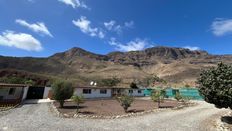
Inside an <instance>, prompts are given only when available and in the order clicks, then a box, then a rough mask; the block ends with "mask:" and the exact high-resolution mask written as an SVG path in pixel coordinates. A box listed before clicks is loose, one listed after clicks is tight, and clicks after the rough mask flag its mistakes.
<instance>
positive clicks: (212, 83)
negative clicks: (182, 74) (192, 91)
mask: <svg viewBox="0 0 232 131" xmlns="http://www.w3.org/2000/svg"><path fill="white" fill-rule="evenodd" d="M197 83H198V88H199V91H200V93H201V94H202V95H203V96H204V98H205V101H207V102H209V103H213V104H215V105H216V107H218V108H228V107H229V108H231V109H232V66H230V65H226V64H223V63H219V64H218V66H217V67H214V68H211V69H208V70H204V71H202V72H201V74H200V77H199V78H198V81H197Z"/></svg>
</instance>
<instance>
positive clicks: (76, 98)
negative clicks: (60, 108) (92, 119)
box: [71, 95, 84, 113]
mask: <svg viewBox="0 0 232 131" xmlns="http://www.w3.org/2000/svg"><path fill="white" fill-rule="evenodd" d="M71 99H72V100H73V101H74V102H75V103H76V105H77V111H76V112H77V113H78V112H79V107H80V104H81V103H84V97H83V96H78V95H73V96H72V97H71Z"/></svg>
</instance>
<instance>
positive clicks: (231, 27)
mask: <svg viewBox="0 0 232 131" xmlns="http://www.w3.org/2000/svg"><path fill="white" fill-rule="evenodd" d="M211 29H212V31H213V34H214V35H216V36H223V35H225V34H229V33H232V19H216V20H215V21H214V22H213V23H212V25H211Z"/></svg>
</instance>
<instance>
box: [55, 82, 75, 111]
mask: <svg viewBox="0 0 232 131" xmlns="http://www.w3.org/2000/svg"><path fill="white" fill-rule="evenodd" d="M73 91H74V89H73V87H72V84H71V83H69V82H64V81H56V82H55V83H54V84H52V94H53V99H54V100H56V101H58V102H59V103H60V107H61V108H62V107H63V106H64V102H65V100H66V99H70V98H71V96H72V95H73Z"/></svg>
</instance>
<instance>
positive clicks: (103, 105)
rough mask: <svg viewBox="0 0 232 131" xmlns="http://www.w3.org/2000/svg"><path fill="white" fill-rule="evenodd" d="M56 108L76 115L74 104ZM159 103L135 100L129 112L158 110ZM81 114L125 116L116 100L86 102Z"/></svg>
mask: <svg viewBox="0 0 232 131" xmlns="http://www.w3.org/2000/svg"><path fill="white" fill-rule="evenodd" d="M178 105H179V103H178V102H177V101H174V100H165V101H164V102H163V103H161V108H173V107H176V106H178ZM55 106H56V107H58V111H60V112H61V113H63V114H69V115H73V114H75V113H76V106H75V103H73V102H65V104H64V108H59V103H57V102H55ZM157 106H158V105H157V103H154V102H153V101H151V100H137V99H136V100H134V102H133V103H132V105H131V107H129V109H128V111H129V112H133V113H136V112H143V111H148V110H152V109H154V108H157ZM79 113H80V114H85V115H88V114H91V115H104V116H113V115H123V114H125V112H124V110H123V108H122V107H121V106H120V103H119V102H117V101H116V100H114V99H107V100H106V99H102V100H85V103H83V104H81V105H80V108H79Z"/></svg>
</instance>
